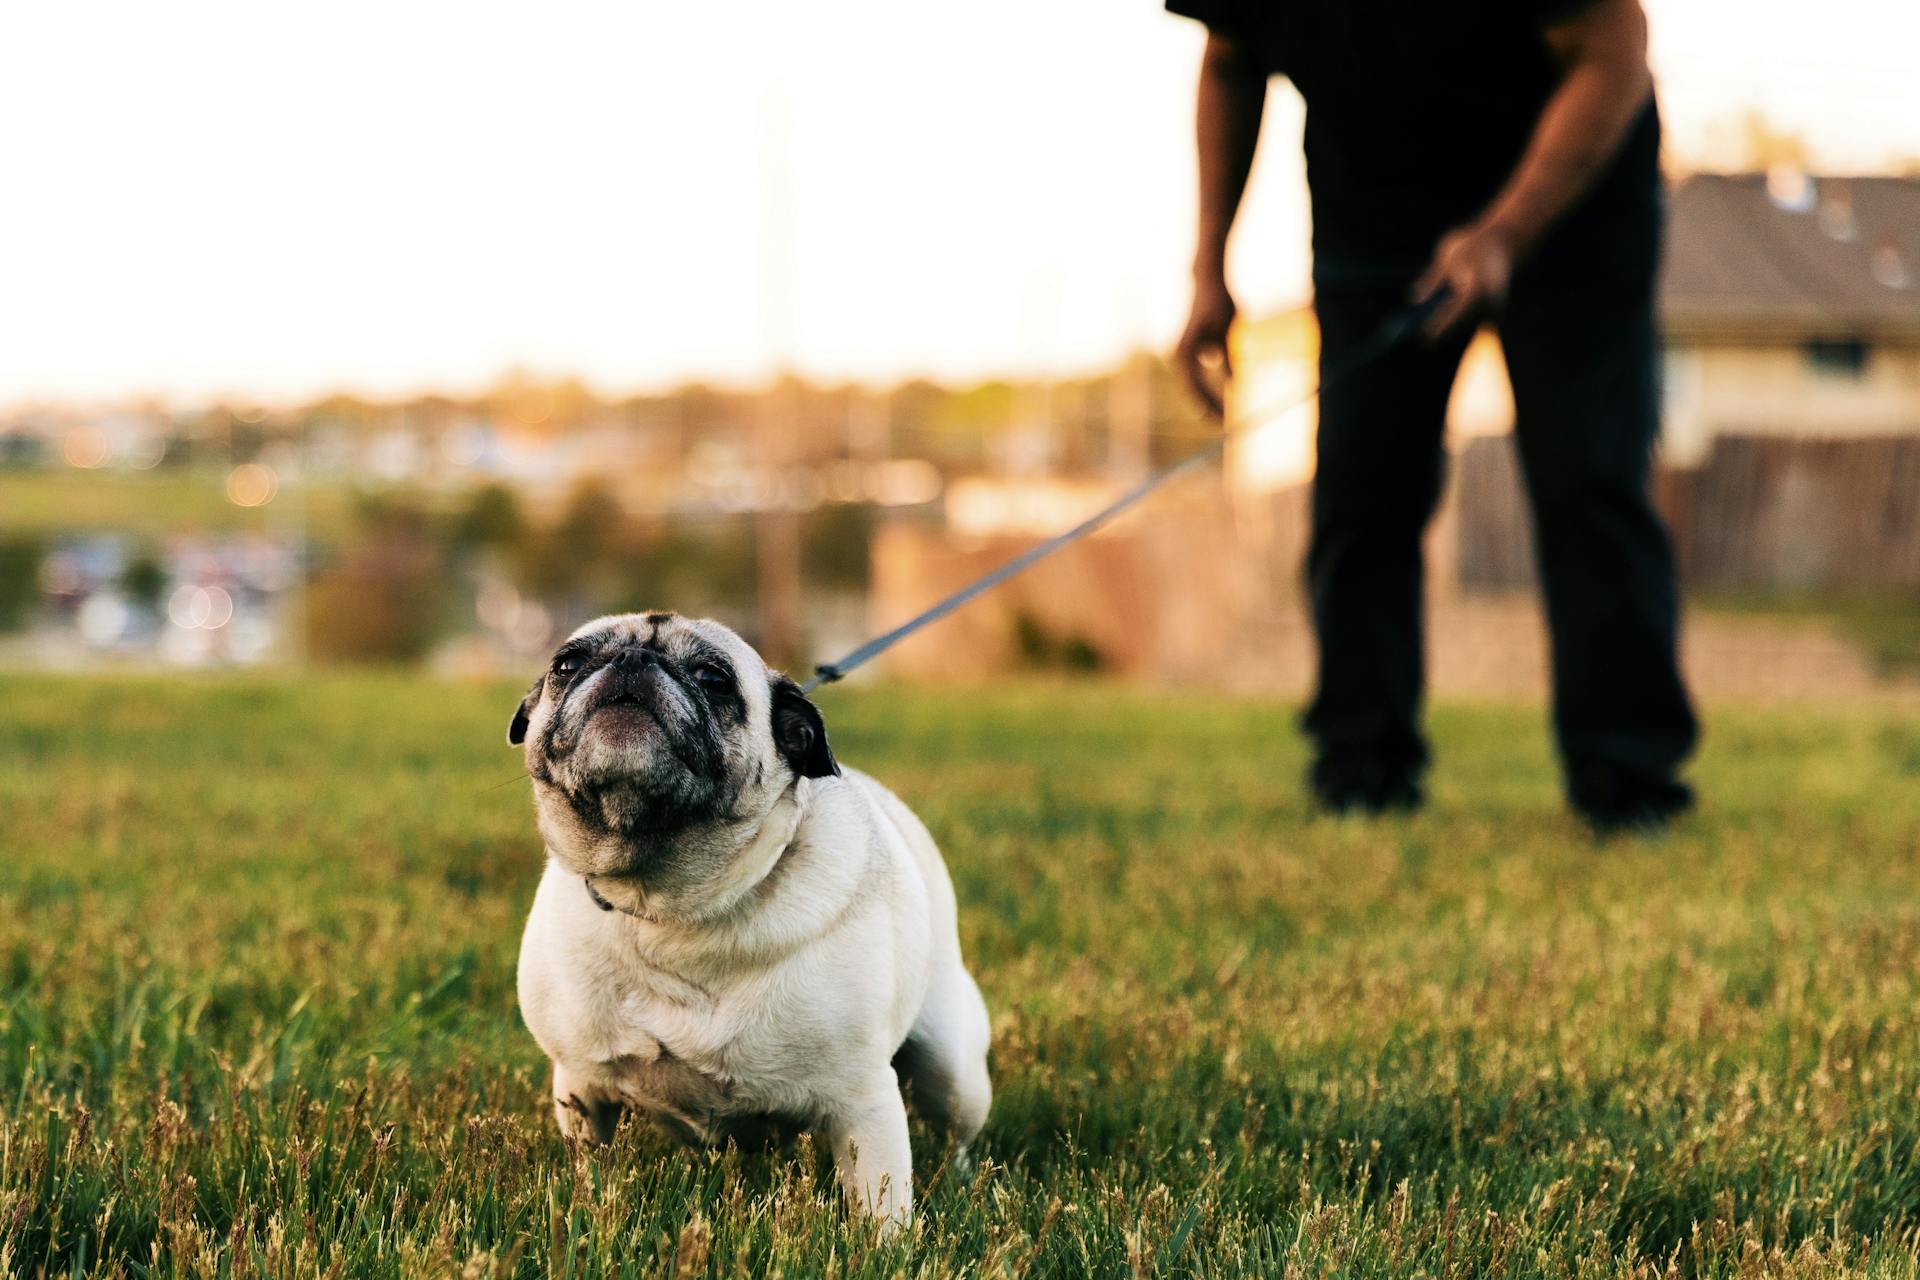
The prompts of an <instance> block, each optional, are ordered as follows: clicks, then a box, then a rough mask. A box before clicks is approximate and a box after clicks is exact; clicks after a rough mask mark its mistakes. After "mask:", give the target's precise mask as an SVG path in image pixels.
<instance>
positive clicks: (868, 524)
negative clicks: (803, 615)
mask: <svg viewBox="0 0 1920 1280" xmlns="http://www.w3.org/2000/svg"><path fill="white" fill-rule="evenodd" d="M873 523H874V516H873V508H871V507H866V506H855V505H853V504H851V503H840V504H835V505H832V506H825V507H821V508H819V509H818V510H815V511H811V512H809V513H808V514H807V515H806V517H805V518H804V520H803V521H802V522H801V526H800V529H801V532H800V558H801V566H802V570H803V572H804V573H805V574H806V581H807V585H808V586H812V587H826V588H832V589H836V590H843V591H861V590H865V589H866V586H867V580H868V575H869V570H870V569H871V560H872V556H871V553H870V548H871V546H872V544H873Z"/></svg>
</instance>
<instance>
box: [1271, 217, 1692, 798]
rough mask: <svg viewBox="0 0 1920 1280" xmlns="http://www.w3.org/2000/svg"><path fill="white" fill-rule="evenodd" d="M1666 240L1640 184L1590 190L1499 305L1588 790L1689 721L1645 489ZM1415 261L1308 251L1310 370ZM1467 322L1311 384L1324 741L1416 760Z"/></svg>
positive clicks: (1384, 307) (1661, 745) (1388, 758)
mask: <svg viewBox="0 0 1920 1280" xmlns="http://www.w3.org/2000/svg"><path fill="white" fill-rule="evenodd" d="M1659 247H1660V211H1659V209H1658V208H1657V207H1656V206H1654V205H1652V204H1651V203H1649V205H1648V206H1647V207H1645V208H1644V209H1638V208H1636V209H1634V210H1631V211H1629V212H1626V213H1622V212H1620V211H1618V210H1601V209H1593V208H1589V209H1586V210H1583V211H1581V213H1580V214H1579V215H1577V216H1576V217H1575V218H1573V219H1572V220H1570V221H1569V222H1568V223H1566V224H1565V225H1564V226H1563V227H1562V228H1561V229H1560V230H1559V231H1557V232H1556V233H1555V234H1554V235H1552V236H1551V237H1550V238H1549V239H1548V241H1547V243H1546V244H1544V245H1543V246H1542V247H1541V249H1540V250H1539V251H1538V252H1537V253H1536V254H1535V256H1533V257H1532V258H1530V259H1529V260H1528V261H1527V262H1526V263H1525V264H1523V265H1522V267H1521V268H1520V269H1519V270H1518V271H1517V272H1516V273H1515V275H1514V278H1513V282H1512V288H1511V290H1510V292H1509V295H1508V299H1507V303H1506V306H1505V308H1504V310H1503V313H1502V314H1501V315H1500V316H1499V317H1498V327H1499V333H1500V340H1501V345H1502V347H1503V348H1504V349H1505V352H1506V359H1507V367H1508V370H1509V373H1510V376H1511V379H1512V383H1513V396H1514V404H1515V410H1516V412H1515V418H1516V421H1515V428H1514V429H1515V436H1516V440H1517V443H1518V446H1519V454H1520V463H1521V470H1522V472H1523V474H1524V476H1525V478H1526V486H1527V492H1528V496H1529V497H1530V499H1531V501H1532V506H1533V516H1534V546H1535V551H1536V559H1537V562H1538V565H1539V569H1540V577H1541V581H1542V584H1543V586H1544V589H1545V593H1546V606H1547V620H1548V623H1549V625H1550V627H1551V629H1552V633H1553V724H1554V730H1555V732H1556V734H1557V735H1558V738H1559V745H1560V752H1561V759H1562V763H1563V765H1564V767H1565V769H1566V773H1567V779H1568V784H1569V787H1570V788H1571V791H1572V794H1573V797H1574V799H1575V801H1576V803H1579V802H1580V801H1581V793H1582V791H1583V790H1593V789H1595V788H1599V789H1607V788H1609V787H1612V786H1616V785H1618V784H1620V783H1623V782H1632V781H1634V780H1638V779H1649V780H1664V779H1666V778H1669V777H1671V776H1672V775H1673V772H1674V770H1675V769H1676V768H1677V767H1678V765H1679V764H1680V762H1681V760H1683V759H1684V758H1685V757H1686V755H1687V753H1688V752H1689V751H1690V750H1691V749H1692V747H1693V744H1694V740H1695V737H1696V736H1697V729H1696V725H1695V720H1694V715H1693V711H1692V708H1691V707H1690V705H1689V703H1688V699H1687V693H1686V690H1685V688H1684V687H1683V685H1682V683H1681V679H1680V673H1679V668H1678V665H1677V662H1676V656H1675V647H1676V638H1677V637H1676V632H1677V628H1678V621H1679V617H1678V614H1679V609H1678V603H1677V599H1676V591H1675V586H1674V570H1673V554H1672V550H1671V548H1670V546H1669V544H1668V540H1667V536H1666V532H1665V529H1664V528H1663V527H1662V525H1661V523H1660V519H1659V516H1658V515H1657V514H1656V513H1655V512H1654V510H1653V506H1652V504H1651V502H1650V501H1649V498H1648V493H1647V486H1648V473H1649V469H1650V466H1651V461H1652V450H1653V444H1654V440H1655V437H1656V435H1657V434H1658V431H1659V379H1658V360H1659V338H1658V336H1657V333H1656V330H1655V325H1654V280H1655V273H1656V269H1657V266H1658V259H1659ZM1408 280H1409V276H1408V275H1407V274H1404V273H1396V272H1394V271H1391V270H1387V271H1375V272H1360V273H1355V272H1351V271H1349V272H1344V273H1343V272H1340V271H1338V270H1319V269H1317V270H1316V289H1315V294H1316V296H1315V301H1314V306H1315V310H1316V312H1317V313H1318V316H1319V322H1320V331H1321V367H1322V370H1323V371H1324V370H1325V369H1326V368H1327V366H1329V365H1331V364H1335V363H1338V362H1339V361H1340V359H1341V358H1342V356H1343V354H1344V353H1346V352H1347V351H1349V350H1351V349H1352V348H1353V346H1354V345H1355V344H1357V343H1359V342H1362V341H1364V340H1365V339H1366V337H1367V335H1369V334H1370V333H1372V332H1373V331H1374V329H1375V328H1376V327H1377V326H1378V325H1379V324H1380V322H1381V321H1382V320H1383V319H1384V318H1385V317H1387V316H1388V315H1389V314H1391V313H1392V312H1393V311H1394V310H1395V309H1396V308H1398V307H1401V306H1403V305H1404V304H1405V301H1406V297H1407V287H1408ZM1468 337H1469V335H1467V334H1465V333H1462V334H1459V335H1456V336H1454V337H1452V338H1450V339H1447V340H1445V341H1442V342H1439V343H1435V344H1427V343H1424V342H1421V341H1418V340H1415V341H1410V342H1407V343H1403V344H1401V345H1400V346H1399V347H1397V348H1395V349H1394V350H1393V351H1392V352H1390V353H1389V354H1388V355H1387V356H1385V357H1384V358H1382V359H1381V360H1380V361H1379V362H1377V363H1375V364H1374V365H1373V366H1371V367H1370V368H1369V369H1367V370H1366V371H1365V372H1363V373H1361V374H1359V375H1357V376H1355V377H1353V378H1351V379H1348V380H1347V381H1346V382H1344V383H1342V384H1339V385H1336V386H1332V387H1329V388H1328V389H1327V391H1326V394H1325V395H1324V396H1323V398H1322V400H1321V404H1320V428H1319V464H1318V467H1317V469H1316V472H1315V475H1314V481H1313V535H1312V543H1311V546H1310V549H1309V551H1308V556H1307V580H1308V587H1309V591H1310V595H1311V599H1312V609H1313V620H1314V626H1315V629H1316V631H1317V632H1318V634H1319V640H1320V680H1319V689H1318V692H1317V694H1316V696H1315V698H1314V700H1313V703H1312V705H1311V706H1310V707H1309V709H1308V711H1307V714H1306V717H1305V727H1306V729H1307V731H1308V733H1309V734H1310V735H1311V736H1312V737H1313V738H1314V739H1315V740H1316V742H1317V744H1318V746H1319V748H1320V750H1321V753H1322V755H1323V756H1329V757H1337V756H1340V755H1342V754H1345V753H1354V754H1355V755H1359V756H1365V757H1369V758H1372V759H1374V760H1377V761H1379V762H1381V763H1384V764H1386V765H1388V766H1389V767H1395V768H1406V769H1410V770H1411V769H1418V768H1419V767H1420V766H1422V765H1424V764H1425V762H1426V758H1427V749H1426V743H1425V741H1424V739H1423V738H1422V736H1421V732H1420V726H1419V714H1420V701H1421V695H1422V692H1423V688H1424V682H1425V681H1424V673H1423V648H1424V645H1423V635H1422V619H1421V612H1422V594H1421V572H1422V561H1421V548H1420V538H1421V533H1422V531H1423V530H1424V529H1425V527H1426V524H1427V521H1428V519H1429V517H1430V516H1431V515H1432V514H1433V509H1434V506H1435V504H1436V503H1437V501H1438V499H1439V496H1440V489H1441V480H1442V470H1443V464H1444V460H1445V456H1446V455H1445V450H1444V447H1443V444H1442V434H1443V427H1444V420H1445V415H1446V406H1447V398H1448V394H1449V392H1450V391H1451V389H1452V386H1453V381H1454V374H1455V372H1456V371H1457V369H1458V368H1459V364H1460V358H1461V356H1462V354H1463V353H1464V352H1465V349H1466V345H1467V340H1468Z"/></svg>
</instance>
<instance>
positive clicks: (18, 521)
mask: <svg viewBox="0 0 1920 1280" xmlns="http://www.w3.org/2000/svg"><path fill="white" fill-rule="evenodd" d="M226 483H227V473H226V471H225V470H223V469H209V468H204V467H197V468H191V469H179V470H175V469H164V470H156V471H144V472H125V471H76V470H72V469H70V468H56V469H52V470H46V471H41V470H32V471H7V470H0V535H11V536H34V537H45V536H50V535H54V534H62V533H80V532H95V533H119V534H127V535H130V536H132V537H135V538H154V537H158V536H160V535H163V534H172V533H201V534H239V533H263V532H280V533H288V532H291V531H292V530H293V528H294V527H295V525H296V524H298V525H300V526H301V527H304V528H305V529H306V530H307V531H308V532H310V533H312V534H313V535H315V536H337V535H338V534H339V533H340V532H342V531H343V530H345V529H347V528H349V527H350V526H351V521H352V515H353V501H352V498H353V495H352V493H351V491H350V490H348V489H347V488H346V487H344V486H342V485H338V484H320V485H308V486H305V487H304V488H287V489H282V490H281V492H280V493H279V495H278V496H276V497H275V498H274V500H273V501H272V502H270V503H268V504H267V505H266V506H264V507H239V506H235V505H234V504H233V503H232V502H230V501H228V499H227V489H226Z"/></svg>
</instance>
